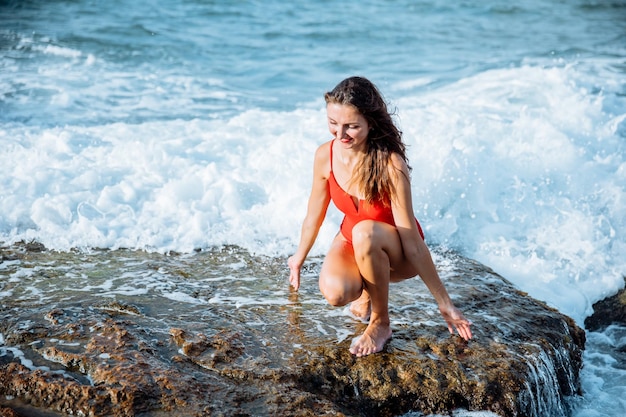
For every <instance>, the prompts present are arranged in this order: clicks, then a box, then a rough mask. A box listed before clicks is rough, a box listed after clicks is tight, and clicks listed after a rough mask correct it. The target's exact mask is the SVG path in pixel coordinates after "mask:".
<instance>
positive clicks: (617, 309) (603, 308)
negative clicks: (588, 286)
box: [585, 277, 626, 331]
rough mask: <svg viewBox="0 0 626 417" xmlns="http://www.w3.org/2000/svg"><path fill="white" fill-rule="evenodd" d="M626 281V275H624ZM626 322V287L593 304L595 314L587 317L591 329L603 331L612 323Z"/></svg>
mask: <svg viewBox="0 0 626 417" xmlns="http://www.w3.org/2000/svg"><path fill="white" fill-rule="evenodd" d="M624 281H626V277H624ZM625 323H626V288H622V289H621V290H620V291H618V292H617V293H616V294H614V295H612V296H610V297H607V298H605V299H603V300H600V301H598V302H597V303H595V304H594V305H593V314H592V315H591V316H589V317H587V318H586V319H585V328H586V329H587V330H589V331H601V330H603V329H605V328H606V327H607V326H610V325H611V324H620V325H622V326H623V325H624V324H625Z"/></svg>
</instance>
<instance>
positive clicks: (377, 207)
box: [328, 140, 424, 243]
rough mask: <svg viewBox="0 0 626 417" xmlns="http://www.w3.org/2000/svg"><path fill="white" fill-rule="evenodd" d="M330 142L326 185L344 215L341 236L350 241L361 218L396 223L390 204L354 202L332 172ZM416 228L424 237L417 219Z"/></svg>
mask: <svg viewBox="0 0 626 417" xmlns="http://www.w3.org/2000/svg"><path fill="white" fill-rule="evenodd" d="M334 143H335V141H334V140H333V142H331V144H330V177H329V178H328V187H329V191H330V198H331V199H332V200H333V203H334V204H335V206H336V207H337V208H338V209H339V210H340V211H341V212H342V213H343V214H344V215H345V216H344V218H343V221H342V222H341V229H340V230H341V234H342V235H343V237H345V238H346V240H348V242H350V243H352V228H353V227H354V226H355V225H356V224H357V223H359V222H360V221H363V220H375V221H379V222H384V223H387V224H390V225H392V226H395V225H396V222H395V221H394V219H393V213H392V211H391V205H390V204H384V203H383V202H382V201H367V200H361V199H359V200H358V206H357V205H356V204H355V202H354V199H353V197H352V196H351V195H350V194H348V193H347V192H346V191H345V190H344V189H343V188H341V186H340V185H339V183H338V182H337V179H336V178H335V175H334V174H333V144H334ZM415 222H416V223H417V228H418V230H419V233H420V236H422V239H424V232H423V231H422V227H421V226H420V224H419V222H418V221H417V219H415Z"/></svg>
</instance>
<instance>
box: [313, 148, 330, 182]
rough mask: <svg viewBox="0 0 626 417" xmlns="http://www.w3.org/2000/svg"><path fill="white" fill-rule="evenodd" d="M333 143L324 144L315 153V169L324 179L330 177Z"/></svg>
mask: <svg viewBox="0 0 626 417" xmlns="http://www.w3.org/2000/svg"><path fill="white" fill-rule="evenodd" d="M332 143H333V141H332V140H330V141H328V142H325V143H322V144H321V145H320V146H319V147H318V148H317V150H316V151H315V168H316V171H317V172H319V173H320V174H321V175H322V176H323V177H324V178H328V176H329V175H330V147H331V146H332Z"/></svg>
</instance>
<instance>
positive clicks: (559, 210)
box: [0, 65, 626, 323]
mask: <svg viewBox="0 0 626 417" xmlns="http://www.w3.org/2000/svg"><path fill="white" fill-rule="evenodd" d="M586 82H587V81H586V80H584V79H583V77H582V75H581V74H580V73H579V72H577V71H576V68H573V67H566V66H562V67H559V66H557V67H551V68H544V67H540V66H536V65H534V66H533V65H527V66H523V67H520V68H510V69H499V70H492V71H487V72H484V73H481V74H478V75H476V76H473V77H469V78H466V79H463V80H460V81H458V82H456V83H454V84H451V85H448V86H445V87H441V88H438V89H434V90H431V91H429V92H426V93H422V94H421V95H419V96H416V95H407V96H402V95H400V93H399V91H396V90H397V87H393V86H392V88H391V89H392V91H395V92H396V94H397V95H398V98H397V99H396V100H395V101H394V103H393V104H395V105H397V106H398V108H399V122H400V125H401V127H402V129H403V131H404V132H405V138H406V141H407V143H408V145H409V157H410V161H411V164H412V166H413V168H414V170H413V193H414V205H415V210H416V215H417V217H418V218H419V219H420V221H421V222H422V223H423V226H424V227H425V230H426V235H427V240H428V241H429V242H430V243H440V244H444V245H448V246H450V247H453V248H457V249H460V250H462V251H463V252H464V253H465V254H467V255H469V256H471V257H474V258H476V259H478V260H479V261H482V262H484V263H485V264H487V265H489V266H491V267H492V268H494V269H495V270H496V271H497V272H499V273H501V274H502V275H504V276H506V277H507V278H509V279H511V280H513V281H514V282H515V283H516V284H517V285H518V286H520V287H521V288H522V289H523V290H525V291H528V292H529V293H531V295H533V296H535V297H538V298H540V299H543V300H546V301H548V302H549V303H551V304H553V305H555V306H556V307H558V308H559V309H560V310H561V311H563V312H564V313H566V314H569V315H571V316H572V317H574V318H575V319H576V320H577V321H578V322H579V323H581V322H582V320H583V319H584V317H585V316H586V315H588V314H589V313H590V311H591V310H590V308H591V303H592V302H593V301H596V300H598V299H601V298H603V297H604V296H606V295H607V294H610V293H612V292H614V291H616V290H617V289H618V288H619V287H620V286H621V285H622V284H623V280H622V279H621V276H622V275H623V274H625V273H626V261H625V260H624V259H623V256H622V255H623V253H625V252H626V242H625V241H624V238H623V236H624V235H626V230H625V229H626V226H625V224H624V222H625V220H624V219H626V204H625V203H624V201H625V196H626V192H625V187H624V184H626V161H624V154H623V152H622V151H621V143H622V142H623V138H622V137H621V136H620V135H619V131H620V129H624V127H623V126H624V123H625V122H624V118H625V117H626V115H625V114H615V113H613V111H614V110H615V109H610V110H611V111H609V109H607V108H606V107H607V106H608V105H606V104H605V103H604V96H603V95H602V94H596V95H592V94H589V93H588V91H587V89H588V87H587V86H586V85H585V83H586ZM328 138H329V134H328V132H327V131H326V128H325V113H324V111H323V107H322V103H321V102H320V103H318V104H313V105H311V104H308V105H306V106H303V107H302V108H301V109H298V110H294V111H284V112H278V111H267V110H266V111H264V110H259V109H251V110H248V111H245V112H243V113H241V114H240V115H238V116H236V117H232V118H230V119H208V120H200V119H196V120H191V121H185V120H173V121H155V122H146V123H140V124H127V123H113V124H107V125H102V126H89V127H85V126H64V127H52V128H45V127H29V126H21V125H6V126H2V127H0V141H2V143H3V146H4V148H3V151H2V152H1V153H0V173H1V174H2V175H0V185H1V186H2V189H3V190H5V192H3V194H2V195H1V196H0V213H1V216H0V240H2V241H5V242H7V243H12V242H15V241H18V240H27V241H28V240H31V239H36V240H39V241H41V242H42V243H44V244H45V245H46V246H47V247H49V248H52V249H58V250H69V249H70V248H73V247H79V248H80V247H85V248H87V247H106V248H120V247H129V248H144V249H149V250H156V251H162V252H166V251H171V250H174V251H182V252H190V251H192V250H193V249H195V248H203V247H208V246H214V245H217V246H219V245H223V244H236V245H240V246H242V247H245V248H247V249H249V250H252V251H254V252H261V253H266V254H281V255H283V254H288V253H290V252H291V251H292V250H293V249H294V247H295V245H296V244H297V239H298V237H299V231H300V225H301V221H302V219H303V217H304V214H305V210H306V201H307V198H308V193H309V188H310V184H311V176H312V161H313V154H314V152H315V149H316V147H317V146H318V145H319V144H321V143H322V142H324V141H325V140H327V139H328ZM340 220H341V219H340V216H339V214H338V213H337V212H336V210H334V209H332V208H331V210H330V212H329V215H328V220H327V222H326V223H325V224H324V226H323V228H322V230H321V232H320V235H319V238H318V243H317V245H316V246H315V247H314V249H313V252H312V254H321V253H324V252H325V250H326V249H327V247H328V244H329V242H330V241H331V239H332V236H333V235H334V233H336V230H337V228H338V225H339V223H340ZM118 291H119V289H118Z"/></svg>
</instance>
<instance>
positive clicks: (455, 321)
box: [439, 305, 472, 340]
mask: <svg viewBox="0 0 626 417" xmlns="http://www.w3.org/2000/svg"><path fill="white" fill-rule="evenodd" d="M439 311H440V312H441V315H442V316H443V319H444V320H445V321H446V323H448V330H449V331H450V333H451V334H454V328H456V331H457V332H458V333H459V336H461V337H462V338H463V339H465V340H470V339H471V338H472V330H471V329H470V325H471V324H472V322H471V321H469V320H467V319H466V318H465V317H464V316H463V313H461V310H459V309H458V308H456V307H455V306H454V305H450V306H441V305H440V306H439Z"/></svg>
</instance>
